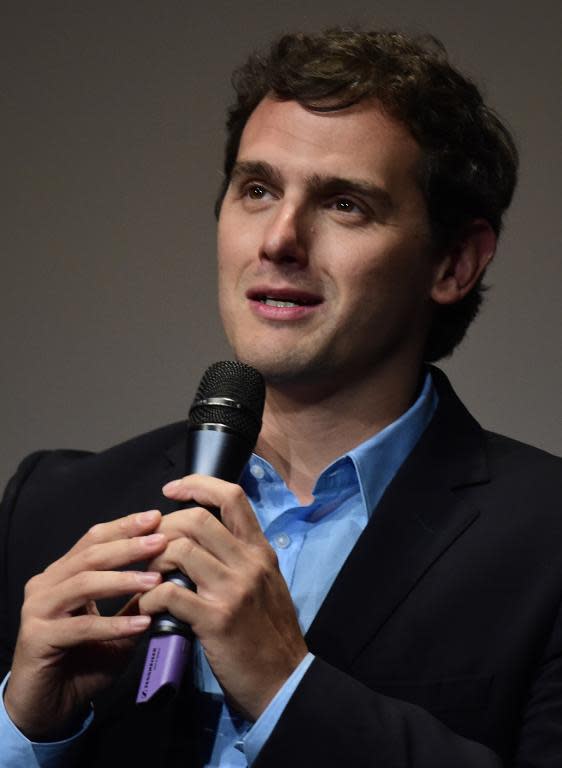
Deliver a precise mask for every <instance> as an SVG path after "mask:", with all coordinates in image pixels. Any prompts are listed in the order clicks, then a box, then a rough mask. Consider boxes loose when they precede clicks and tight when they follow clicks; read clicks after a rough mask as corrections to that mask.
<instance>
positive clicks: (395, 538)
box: [0, 371, 562, 768]
mask: <svg viewBox="0 0 562 768" xmlns="http://www.w3.org/2000/svg"><path fill="white" fill-rule="evenodd" d="M434 380H435V382H436V386H437V389H438V393H439V406H438V408H437V411H436V413H435V415H434V418H433V420H432V422H431V424H430V425H429V427H428V429H427V430H426V432H425V433H424V435H423V436H422V438H421V440H420V441H419V443H418V445H417V446H416V448H415V449H414V451H413V452H412V453H411V455H410V456H409V458H408V459H407V460H406V462H405V463H404V465H403V466H402V468H401V469H400V471H399V472H398V474H397V475H396V477H395V479H394V480H393V482H392V483H391V484H390V486H389V487H388V489H387V491H386V493H385V495H384V497H383V498H382V500H381V501H380V503H379V505H378V508H377V510H376V514H374V515H373V516H372V519H371V521H370V522H369V524H368V525H367V527H366V529H365V531H364V532H363V534H362V535H361V537H360V539H359V540H358V542H357V544H356V546H355V547H354V549H353V551H352V553H351V555H350V556H349V558H348V560H347V561H346V563H345V564H344V566H343V568H342V570H341V572H340V574H339V576H338V577H337V579H336V581H335V582H334V585H333V587H332V589H331V591H330V592H329V594H328V596H327V598H326V600H325V602H324V603H323V605H322V606H321V608H320V610H319V613H318V615H317V616H316V619H315V621H314V622H313V624H312V626H311V628H310V630H309V631H308V633H307V636H306V640H307V643H308V645H309V648H310V650H311V651H312V652H313V653H314V654H316V656H317V658H316V660H315V661H314V662H313V664H312V665H311V667H310V669H309V670H308V672H307V673H306V675H305V677H304V679H303V681H302V682H301V684H300V685H299V687H298V689H297V691H296V693H295V694H294V696H293V697H292V699H291V701H290V702H289V704H288V706H287V708H286V710H285V712H284V714H283V716H282V717H281V719H280V721H279V723H278V724H277V726H276V728H275V729H274V731H273V733H272V735H271V737H270V739H269V740H268V742H267V743H266V745H265V746H264V748H263V750H262V752H261V753H260V756H259V757H258V759H257V762H256V763H255V764H254V765H255V767H256V768H278V767H279V768H281V766H283V768H285V767H286V766H290V768H300V767H301V766H302V767H303V768H304V766H306V768H309V767H310V766H322V767H323V768H332V767H333V768H336V766H337V768H340V767H341V766H343V765H349V766H353V768H362V767H363V766H364V767H365V768H498V767H499V766H506V767H507V766H510V767H511V766H518V768H531V767H533V768H547V767H548V768H554V766H562V616H561V610H560V608H561V598H562V503H561V499H562V461H561V460H560V459H557V458H555V457H553V456H550V455H549V454H546V453H544V452H542V451H539V450H537V449H535V448H531V447H529V446H526V445H523V444H521V443H517V442H515V441H513V440H509V439H507V438H504V437H501V436H498V435H495V434H491V433H488V432H485V431H483V430H482V429H481V428H480V426H479V425H478V424H477V423H476V421H474V419H473V418H472V417H471V416H470V414H469V413H468V412H467V411H466V409H465V408H464V406H463V405H462V403H461V402H460V401H459V400H458V398H457V397H456V395H455V394H454V392H453V391H452V389H451V387H450V385H449V383H448V382H447V380H446V378H445V377H444V375H443V374H442V373H440V372H439V371H434ZM184 456H185V426H184V425H182V424H177V425H172V426H169V427H164V428H162V429H160V430H157V431H155V432H152V433H150V434H148V435H143V436H141V437H139V438H136V439H134V440H132V441H129V442H127V443H125V444H122V445H119V446H116V447H114V448H111V449H110V450H108V451H105V452H103V453H99V454H91V453H85V452H76V451H53V452H42V453H38V454H33V455H32V456H30V457H28V458H27V459H26V460H25V461H24V462H23V463H22V464H21V466H20V468H19V470H18V472H17V473H16V475H15V477H14V479H13V480H12V481H11V483H10V485H9V487H8V489H7V491H6V494H5V498H4V502H3V506H2V511H1V514H0V556H1V558H2V559H1V563H0V567H1V569H2V570H1V571H0V578H1V602H0V675H3V674H4V672H5V671H6V670H7V669H9V666H10V660H11V654H12V652H13V648H14V644H15V640H16V634H17V630H18V624H19V614H20V608H21V603H22V598H23V589H24V585H25V582H26V581H27V580H28V579H29V578H30V577H31V576H32V575H33V574H35V573H37V572H39V571H41V570H42V569H43V568H45V567H46V566H47V565H48V564H49V563H51V562H52V561H53V560H55V559H56V558H58V557H59V556H60V555H62V554H63V553H64V552H66V551H67V550H68V549H69V548H70V547H71V546H72V545H73V544H74V543H75V541H76V540H77V539H78V538H79V537H80V536H81V535H82V534H83V533H84V532H85V531H86V530H87V529H88V528H89V527H90V526H91V525H93V524H95V523H96V522H100V521H104V520H108V519H112V518H116V517H119V516H121V515H124V514H127V513H130V512H134V511H140V510H142V509H148V508H151V507H158V508H160V509H162V511H163V512H166V511H170V510H171V508H172V505H171V503H170V502H168V501H167V500H165V499H164V498H163V497H162V496H161V487H162V485H163V483H165V482H166V481H168V480H171V479H173V478H175V477H177V476H179V475H181V474H182V472H183V467H184V465H185V458H184ZM374 471H375V470H374ZM115 607H116V603H107V604H105V605H104V606H103V609H104V610H105V611H107V612H109V611H112V610H114V609H115ZM144 648H145V644H144V643H143V642H142V641H141V642H140V644H139V647H138V648H137V652H136V653H135V655H134V657H133V658H132V660H131V663H130V665H129V666H128V667H127V669H125V670H123V673H122V675H121V676H120V677H119V678H118V679H117V680H116V682H115V685H114V686H113V687H112V688H111V690H110V691H108V692H107V693H105V694H104V695H102V696H100V697H99V699H98V700H96V702H95V709H96V718H95V725H94V727H93V728H92V729H91V731H90V732H89V734H88V736H87V737H86V738H85V740H84V752H83V760H82V761H81V765H83V766H84V767H86V766H100V767H101V766H104V768H107V767H108V766H114V765H115V766H117V765H119V766H121V765H123V764H124V763H125V762H126V764H130V765H135V766H136V767H137V768H141V766H150V768H156V767H157V766H163V767H164V766H166V768H170V767H171V766H176V765H177V766H180V765H181V766H185V767H187V766H190V767H191V766H198V765H200V764H201V763H202V761H204V757H205V756H204V755H203V754H201V744H202V743H203V740H202V739H201V738H200V733H199V714H200V711H201V707H202V706H205V703H204V702H202V701H201V700H200V699H199V696H198V694H197V692H195V691H193V690H192V688H191V686H190V684H189V681H186V684H185V686H184V688H183V689H182V692H181V694H180V696H179V698H178V699H176V700H175V701H172V702H170V701H168V702H165V703H160V704H158V705H157V706H155V707H153V708H152V709H151V708H146V705H143V707H141V708H137V707H136V706H135V705H134V698H135V694H136V687H137V685H138V680H139V676H140V668H141V664H142V661H143V658H144Z"/></svg>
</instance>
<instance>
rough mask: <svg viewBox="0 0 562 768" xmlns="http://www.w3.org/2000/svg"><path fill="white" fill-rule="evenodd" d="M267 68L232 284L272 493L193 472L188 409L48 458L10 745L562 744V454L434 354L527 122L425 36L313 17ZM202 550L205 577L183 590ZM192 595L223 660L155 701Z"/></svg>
mask: <svg viewBox="0 0 562 768" xmlns="http://www.w3.org/2000/svg"><path fill="white" fill-rule="evenodd" d="M236 88H237V95H238V101H237V104H236V105H235V107H234V108H233V109H232V111H231V113H230V118H229V123H228V127H229V138H228V142H227V149H226V162H225V172H226V173H225V184H224V188H223V190H222V194H221V197H220V199H219V203H218V213H219V227H218V259H219V295H220V307H221V313H222V317H223V322H224V325H225V329H226V332H227V335H228V338H229V340H230V342H231V344H232V347H233V349H234V353H235V355H236V357H237V358H239V359H240V360H242V361H244V362H248V363H250V364H252V365H254V366H255V367H257V368H258V369H259V370H260V371H261V372H262V374H263V375H264V377H265V380H266V383H267V400H266V409H265V413H264V423H263V429H262V432H261V434H260V438H259V441H258V446H257V448H256V455H255V456H254V457H253V458H252V460H251V461H250V463H249V466H248V467H247V470H246V471H245V474H244V475H243V478H242V481H241V486H242V488H240V487H239V486H236V485H233V484H230V483H225V482H222V481H219V480H216V479H212V478H205V477H198V476H189V477H181V474H182V473H181V455H182V450H181V447H182V446H183V428H182V427H181V426H178V425H173V426H172V427H167V428H164V429H162V430H159V431H158V432H156V433H152V434H151V435H148V436H142V437H141V438H137V439H136V440H134V441H131V442H129V443H127V444H125V445H123V446H117V447H116V448H113V449H111V450H110V451H108V452H105V453H102V454H99V455H97V456H92V455H89V454H78V453H75V452H54V453H47V454H40V455H34V456H32V457H30V458H29V459H27V460H26V462H24V464H23V465H22V466H21V467H20V469H19V471H18V474H17V475H16V477H15V479H14V480H13V481H12V483H11V485H10V487H9V489H8V491H7V493H6V498H5V502H4V510H3V514H2V525H3V538H2V542H3V546H4V563H5V565H4V568H5V572H4V576H5V582H4V583H5V585H6V588H5V590H4V596H3V601H4V602H3V604H2V611H3V617H5V619H4V621H3V624H2V632H3V636H2V662H3V665H4V669H5V670H6V671H7V670H8V669H9V668H10V667H11V675H10V677H9V678H8V680H7V685H6V684H5V690H4V706H5V712H4V713H3V715H2V717H3V720H2V722H3V728H4V731H3V733H4V734H8V736H7V737H6V739H7V741H6V743H8V742H9V746H8V747H3V748H4V749H5V755H6V757H5V758H4V759H5V763H6V764H9V765H13V766H19V765H29V764H36V763H32V762H31V761H32V760H35V761H37V764H39V765H69V764H71V763H72V761H77V764H78V765H84V766H86V765H104V766H107V765H117V764H122V763H123V762H124V761H125V760H127V762H129V763H131V764H135V763H136V764H138V765H151V766H153V765H166V766H170V765H194V764H195V765H198V764H199V765H228V766H230V765H247V764H252V765H255V766H285V765H288V764H291V765H296V766H301V765H302V766H309V765H322V766H340V765H342V764H343V763H344V761H347V762H348V763H349V764H351V765H354V766H377V767H378V766H384V767H385V768H386V767H387V766H412V767H414V766H415V767H416V768H420V767H421V766H424V767H428V768H429V767H431V768H438V767H439V766H443V767H445V766H446V767H447V768H451V767H452V766H455V767H459V768H462V767H464V766H466V768H472V767H474V768H488V767H489V768H492V767H494V768H497V767H498V766H501V765H504V766H512V765H517V766H536V767H537V768H538V767H539V766H545V767H546V766H554V765H556V764H558V762H559V761H560V759H561V757H562V661H561V658H562V657H561V650H562V623H561V620H560V614H559V607H560V597H561V592H562V589H561V588H562V557H561V556H560V552H561V551H562V526H561V525H560V522H559V511H558V494H557V491H558V493H559V491H560V485H561V483H560V462H559V460H557V459H555V458H553V457H550V456H548V455H546V454H544V453H542V452H540V451H537V450H535V449H532V448H529V447H527V446H523V445H521V444H517V443H515V442H513V441H510V440H508V439H506V438H501V437H499V436H496V435H491V434H487V433H485V432H483V431H482V430H481V429H480V427H479V426H478V425H477V424H476V422H475V421H474V420H473V419H472V418H471V417H470V416H469V414H468V413H467V412H466V411H465V409H464V408H463V406H462V405H461V404H460V402H459V401H458V400H457V398H456V397H455V395H454V393H453V392H452V390H451V389H450V387H449V385H448V383H447V381H446V380H445V378H444V376H443V375H442V374H440V373H439V371H437V370H436V369H431V370H429V369H427V368H426V367H424V364H425V363H427V362H431V361H434V360H436V359H439V358H440V357H442V356H444V355H446V354H449V353H450V351H451V350H452V349H453V347H454V346H455V345H456V344H457V343H458V342H459V341H460V339H461V338H462V336H463V335H464V332H465V330H466V328H467V326H468V324H469V322H470V320H471V319H472V318H473V316H474V315H475V313H476V310H477V308H478V304H479V301H480V293H479V291H480V285H481V280H482V276H483V274H484V272H485V269H486V267H487V266H488V264H489V262H490V260H491V259H492V257H493V255H494V251H495V247H496V240H497V236H498V234H499V231H500V228H501V218H502V214H503V212H504V210H505V208H506V207H507V205H508V204H509V201H510V199H511V195H512V191H513V186H514V183H515V173H516V161H517V158H516V152H515V149H514V147H513V143H512V141H511V138H510V136H509V134H508V132H507V131H506V130H505V128H504V127H503V126H502V125H501V123H500V122H499V121H498V120H497V118H496V117H495V116H494V115H493V113H492V112H491V111H490V110H489V109H488V108H487V107H486V106H485V105H484V104H483V103H482V100H481V98H480V95H479V93H478V91H477V90H476V88H475V87H474V86H473V85H472V84H471V83H469V82H468V81H466V80H465V79H463V78H462V77H461V76H460V75H459V74H458V73H457V72H455V71H454V70H453V69H451V67H450V66H449V64H448V63H447V61H446V58H445V55H444V53H443V51H441V50H440V49H439V48H435V45H433V46H428V45H425V44H423V43H420V42H416V41H412V40H409V39H408V38H406V37H404V36H402V35H398V34H392V33H391V34H380V33H359V32H351V31H344V30H332V31H329V32H327V33H324V34H322V35H319V36H316V37H306V36H303V35H291V36H286V37H284V38H282V39H281V40H280V41H279V42H278V43H276V44H275V45H274V46H273V47H272V49H271V51H270V52H269V55H268V56H267V57H266V58H261V57H252V58H251V59H250V61H249V62H248V63H247V65H246V66H245V67H244V68H243V69H242V70H241V71H240V72H239V73H238V76H237V80H236ZM174 445H175V447H174ZM164 455H166V456H167V458H164ZM165 481H172V482H166V484H165V485H164V489H163V494H164V495H163V496H161V495H160V487H161V486H162V484H163V483H164V482H165ZM191 501H195V502H197V503H198V504H200V505H201V507H194V508H185V507H184V505H185V504H186V503H187V502H191ZM153 506H154V507H157V509H158V511H155V510H150V507H153ZM204 507H218V508H220V511H221V519H222V525H221V523H219V522H218V521H217V520H216V519H215V518H214V517H213V516H212V515H211V514H210V513H209V512H207V511H206V509H204ZM141 509H149V511H148V512H145V513H144V514H142V515H139V514H132V515H125V516H123V515H124V514H125V513H126V512H128V511H133V510H137V511H138V510H141ZM164 512H168V513H169V514H166V516H165V517H162V513H164ZM30 532H33V535H34V537H35V538H37V537H41V542H42V547H41V549H38V548H37V547H32V545H31V544H30V543H29V542H30V537H31V533H30ZM141 562H142V563H148V565H147V566H146V569H141V568H140V566H138V565H135V564H138V563H141ZM175 568H180V569H181V570H183V571H184V572H185V573H187V574H188V575H189V576H190V577H191V579H192V580H193V581H194V582H195V583H196V584H197V593H193V592H189V591H187V590H183V589H181V588H179V587H176V586H174V585H172V584H170V583H163V582H162V580H161V573H164V572H166V571H169V570H172V569H175ZM34 574H37V575H34ZM30 577H33V578H31V581H29V582H28V584H27V587H26V590H25V601H24V603H23V609H22V611H21V625H20V621H19V614H20V607H21V599H22V598H21V592H22V589H23V585H24V583H25V582H26V581H27V580H28V579H29V578H30ZM130 595H136V597H135V598H134V599H133V600H132V601H130V602H128V603H127V605H126V606H125V608H124V609H123V610H122V611H121V612H120V613H119V614H118V615H113V614H111V613H108V612H106V615H100V614H99V612H98V608H97V606H96V601H99V600H104V599H111V600H113V601H114V604H115V601H116V599H117V598H122V602H123V601H124V600H125V599H126V597H127V596H130ZM162 611H169V612H171V613H173V614H174V615H175V616H177V617H178V618H179V619H181V620H183V621H186V622H188V623H189V624H191V626H192V627H193V630H194V633H195V636H196V638H197V645H196V649H195V655H194V663H193V669H192V670H191V671H190V675H189V680H187V681H186V684H185V686H184V687H183V689H182V691H181V693H180V696H179V698H178V700H176V701H175V702H173V703H172V704H168V705H167V707H164V708H163V709H150V708H146V707H144V706H143V707H140V708H135V706H134V704H133V701H134V694H135V689H136V685H138V680H139V675H140V669H141V667H140V665H141V664H142V660H143V657H144V652H145V649H146V642H143V641H140V642H138V638H139V635H141V634H142V633H143V631H144V630H145V629H146V628H147V626H148V624H149V617H150V616H151V615H154V614H156V613H159V612H162ZM18 626H19V634H18V636H17V641H16V633H17V630H18ZM14 646H15V651H14V653H13V660H12V659H11V656H12V649H13V648H14ZM92 700H93V702H94V705H93V706H94V714H92V711H91V706H90V702H91V701H92ZM92 720H93V722H92ZM8 749H9V750H11V752H8V751H7V750H8ZM0 754H1V753H0ZM8 760H11V761H12V762H10V763H8V762H7V761H8ZM26 760H27V761H28V762H25V761H26ZM18 761H19V762H18Z"/></svg>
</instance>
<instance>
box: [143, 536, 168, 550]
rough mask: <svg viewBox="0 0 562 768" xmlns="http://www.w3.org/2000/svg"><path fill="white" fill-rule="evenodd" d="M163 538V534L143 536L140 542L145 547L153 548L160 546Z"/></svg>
mask: <svg viewBox="0 0 562 768" xmlns="http://www.w3.org/2000/svg"><path fill="white" fill-rule="evenodd" d="M165 538H166V537H165V536H164V534H163V533H151V534H150V536H143V537H142V539H141V541H142V543H143V544H144V545H145V547H154V546H156V545H157V544H161V543H162V542H163V541H164V539H165Z"/></svg>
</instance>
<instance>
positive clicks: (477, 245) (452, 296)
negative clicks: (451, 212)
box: [431, 219, 498, 304]
mask: <svg viewBox="0 0 562 768" xmlns="http://www.w3.org/2000/svg"><path fill="white" fill-rule="evenodd" d="M497 239H498V238H497V236H496V233H495V232H494V230H493V229H492V227H491V226H490V224H489V222H487V221H486V220H485V219H475V220H474V221H473V222H471V224H470V225H469V227H468V230H467V233H466V235H465V236H464V238H463V239H462V240H461V241H460V242H459V243H457V244H456V245H454V246H452V247H451V248H450V249H449V250H448V251H447V252H446V253H445V255H444V257H443V258H442V260H441V261H440V263H439V267H438V269H437V272H436V275H435V280H434V283H433V287H432V289H431V298H432V299H433V301H435V302H436V303H437V304H454V303H455V302H457V301H460V300H461V299H462V298H464V297H465V296H466V294H467V293H469V292H470V291H471V290H472V288H474V285H475V284H476V283H477V282H478V280H479V278H480V277H481V276H482V275H483V273H484V271H485V270H486V267H487V266H488V264H489V263H490V262H491V261H492V259H493V257H494V253H495V252H496V243H497Z"/></svg>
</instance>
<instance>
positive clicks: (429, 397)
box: [241, 371, 438, 517]
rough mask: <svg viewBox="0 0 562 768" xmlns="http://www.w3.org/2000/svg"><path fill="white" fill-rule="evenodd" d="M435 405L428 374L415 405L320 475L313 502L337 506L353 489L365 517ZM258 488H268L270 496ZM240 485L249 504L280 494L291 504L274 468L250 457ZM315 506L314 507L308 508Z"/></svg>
mask: <svg viewBox="0 0 562 768" xmlns="http://www.w3.org/2000/svg"><path fill="white" fill-rule="evenodd" d="M437 402H438V396H437V392H436V390H435V387H434V385H433V382H432V379H431V373H430V372H429V371H428V372H427V373H426V375H425V379H424V383H423V386H422V389H421V392H420V394H419V395H418V397H417V399H416V401H415V402H414V404H413V405H412V406H411V407H410V408H409V409H408V410H407V411H406V412H405V413H403V414H402V416H400V418H398V419H397V420H396V421H393V422H392V424H389V425H388V426H387V427H385V428H384V429H383V430H381V431H380V432H378V433H377V434H376V435H373V436H372V437H370V438H368V439H367V440H365V441H364V442H362V443H360V444H359V445H357V446H356V447H355V448H353V449H352V450H350V451H348V452H347V453H345V454H343V455H342V456H340V457H339V458H337V459H336V460H335V461H333V462H332V463H331V464H329V465H328V466H327V467H326V468H325V469H324V470H323V471H322V472H321V473H320V475H319V476H318V479H317V481H316V483H315V486H314V495H315V497H316V499H317V500H318V499H319V498H320V497H323V501H324V502H326V500H327V498H326V497H327V496H334V497H338V498H339V500H340V501H341V500H342V499H343V498H344V496H346V495H349V494H351V493H353V492H356V489H357V486H359V489H358V490H359V491H360V494H361V499H362V502H363V506H364V510H365V513H366V514H367V515H368V516H370V515H371V513H372V511H373V510H374V509H375V507H376V506H377V504H378V502H379V501H380V498H381V496H382V495H383V493H384V491H385V490H386V487H387V486H388V484H389V483H390V481H391V480H392V479H393V477H394V475H395V474H396V472H397V471H398V469H399V468H400V466H401V465H402V463H403V462H404V461H405V459H406V458H407V457H408V455H409V454H410V452H411V451H412V449H413V448H414V446H415V445H416V443H417V441H418V440H419V438H420V437H421V435H422V433H423V431H424V430H425V428H426V427H427V425H428V424H429V422H430V421H431V418H432V416H433V413H434V412H435V408H436V407H437ZM263 484H265V485H266V486H269V488H270V493H268V492H267V491H266V488H264V486H263ZM241 485H242V487H243V488H244V490H245V491H246V493H247V494H248V496H249V498H250V499H252V500H253V501H254V502H258V503H259V500H260V499H261V501H262V503H263V501H266V504H267V499H268V497H269V500H270V501H273V498H275V500H276V501H277V500H280V499H279V494H280V493H281V495H282V496H284V497H285V500H284V501H285V503H287V502H288V501H289V496H290V497H291V498H293V500H294V497H293V496H292V494H291V493H290V491H288V489H287V488H286V486H285V484H284V483H283V481H282V480H281V478H280V477H279V475H278V474H277V472H276V470H275V469H274V467H273V466H272V465H271V464H269V462H267V461H265V459H262V458H261V457H260V456H257V455H256V454H253V455H252V457H251V459H250V461H249V462H248V464H247V465H246V468H245V470H244V472H243V474H242V479H241ZM282 488H283V489H284V492H283V491H282ZM264 492H265V496H264V495H263V493H264ZM286 494H289V496H287V495H286ZM272 495H274V496H273V498H272ZM268 506H269V505H268ZM275 506H276V505H275ZM291 506H294V505H293V504H291ZM315 506H316V505H315V503H313V504H312V505H311V507H315ZM322 506H323V509H326V507H325V506H324V505H322ZM264 511H265V510H264ZM311 511H312V510H311ZM269 513H270V514H271V515H273V516H274V517H275V515H276V514H278V511H277V513H276V512H274V510H273V509H270V510H269ZM315 516H316V515H315Z"/></svg>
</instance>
